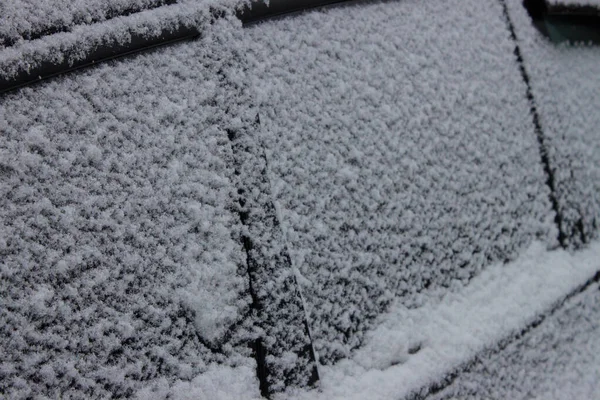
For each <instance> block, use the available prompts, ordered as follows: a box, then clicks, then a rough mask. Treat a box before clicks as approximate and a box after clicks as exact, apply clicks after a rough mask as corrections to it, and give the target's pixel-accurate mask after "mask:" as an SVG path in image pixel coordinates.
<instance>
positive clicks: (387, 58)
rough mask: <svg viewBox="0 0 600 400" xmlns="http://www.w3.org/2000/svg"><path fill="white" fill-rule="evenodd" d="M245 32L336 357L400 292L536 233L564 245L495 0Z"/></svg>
mask: <svg viewBox="0 0 600 400" xmlns="http://www.w3.org/2000/svg"><path fill="white" fill-rule="evenodd" d="M245 33H246V47H247V52H248V60H249V62H250V66H249V67H248V75H249V76H250V78H249V79H253V82H254V85H255V90H256V91H257V93H258V95H259V98H260V100H261V109H260V112H261V122H262V125H263V137H264V139H263V140H264V145H265V147H266V148H267V157H268V161H269V167H270V172H271V181H272V186H273V191H274V196H275V200H276V201H275V204H276V206H277V207H278V211H279V213H280V220H281V222H282V227H283V230H284V233H285V235H286V239H287V242H288V247H289V251H290V254H291V256H292V263H293V265H294V267H295V268H296V269H297V274H298V280H299V283H300V285H301V286H302V289H303V292H304V295H305V299H306V303H307V308H308V313H309V320H310V323H311V328H312V331H313V340H314V343H315V346H316V348H317V351H318V353H319V356H320V360H321V362H322V363H324V364H328V363H331V362H333V361H335V360H337V359H339V358H341V357H345V356H348V355H349V354H350V351H351V349H353V348H356V347H357V346H359V345H360V344H361V343H362V341H363V337H364V334H365V332H366V331H368V330H369V329H371V328H372V327H374V326H375V323H374V319H375V318H376V317H377V316H378V315H379V314H380V313H381V312H382V311H384V310H385V309H386V307H387V306H388V305H389V304H390V303H391V302H392V300H393V299H395V298H400V299H402V301H403V302H404V303H405V304H412V305H417V304H419V303H420V302H421V301H422V300H421V298H422V297H423V296H421V295H420V293H421V292H425V293H427V291H426V289H427V288H429V289H432V288H435V287H455V286H456V287H460V286H461V285H462V284H463V283H465V282H467V281H468V280H469V279H470V278H471V277H472V276H475V275H477V274H478V273H479V272H480V271H481V270H482V269H484V268H485V267H487V266H489V265H491V264H495V263H497V262H499V261H505V260H510V259H513V258H514V257H515V256H516V255H518V254H519V253H520V252H521V251H523V250H524V249H526V248H527V246H528V245H529V244H530V243H531V241H532V240H533V239H535V238H536V237H537V238H540V239H542V240H543V241H544V242H545V243H547V244H548V245H554V244H555V242H556V240H555V238H556V236H557V233H556V230H555V228H554V225H553V218H554V215H553V213H552V212H551V211H550V205H549V200H548V194H549V191H548V188H547V187H546V185H545V183H544V182H545V177H544V175H543V171H542V167H541V162H540V152H539V149H538V144H537V142H536V137H535V132H534V127H533V123H532V118H531V116H530V114H529V104H528V102H527V100H526V97H525V94H526V87H525V84H524V82H523V80H522V78H521V76H520V73H519V69H518V66H517V63H516V60H515V57H514V53H513V51H514V42H512V41H511V39H510V36H509V31H508V29H507V26H506V23H505V20H504V17H503V14H502V9H501V7H500V4H499V3H498V2H497V1H496V0H489V1H480V0H472V1H462V0H461V1H458V0H453V1H441V0H439V1H438V0H434V1H427V2H422V1H417V0H403V1H397V2H396V1H394V2H384V3H375V4H360V5H355V6H342V7H339V8H335V9H330V10H326V11H313V12H307V13H304V14H302V15H300V16H297V17H294V18H283V19H281V20H278V21H271V22H267V23H263V24H260V25H257V26H255V27H252V28H251V29H248V30H247V31H246V32H245ZM425 297H426V295H425Z"/></svg>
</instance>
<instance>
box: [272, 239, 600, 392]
mask: <svg viewBox="0 0 600 400" xmlns="http://www.w3.org/2000/svg"><path fill="white" fill-rule="evenodd" d="M599 260H600V243H599V242H595V243H594V244H592V245H590V247H589V248H587V249H585V250H582V251H580V252H578V253H574V254H572V253H569V252H566V251H563V250H557V251H546V250H545V249H544V246H543V245H542V244H540V243H534V244H532V246H531V247H530V248H529V249H528V250H527V251H526V252H525V253H524V254H523V255H522V256H521V257H519V258H518V259H517V260H516V261H514V262H511V263H509V264H506V265H495V266H493V267H491V268H488V269H486V270H485V271H483V272H482V273H481V275H479V276H478V277H477V278H475V279H473V280H472V282H471V283H470V284H469V286H468V287H466V288H465V289H464V290H463V291H461V292H459V293H448V294H447V295H446V296H444V297H443V298H442V299H440V300H438V301H435V302H431V303H427V304H425V305H423V306H422V307H419V308H417V309H408V308H406V307H405V306H403V305H402V304H396V305H395V306H394V307H393V308H392V310H391V311H390V312H389V313H388V314H387V315H385V316H384V317H383V318H382V319H383V323H382V324H381V326H380V327H378V328H377V329H375V330H374V331H372V332H370V333H369V334H368V339H367V343H366V345H365V346H364V347H363V348H361V349H360V350H358V351H356V352H355V353H354V355H353V357H352V359H349V360H344V361H341V362H339V363H337V364H336V365H333V366H325V367H321V369H320V372H321V378H322V381H321V388H322V389H321V390H320V391H316V390H315V391H293V392H289V393H286V394H285V395H284V396H281V398H287V399H305V400H308V399H311V400H316V399H329V400H331V399H345V400H351V399H357V400H358V399H366V398H368V399H371V400H377V399H382V400H383V399H386V400H387V399H392V398H402V397H403V396H406V395H409V394H411V393H413V392H415V391H419V390H420V389H421V388H424V387H427V386H428V385H430V384H431V383H432V382H434V381H435V380H436V379H440V378H443V376H444V375H445V374H447V373H449V372H451V371H452V370H453V369H454V368H456V367H458V366H459V365H461V364H462V363H464V362H467V361H469V360H470V359H472V358H473V357H474V356H475V355H477V354H478V353H480V352H481V351H483V350H485V349H486V348H489V347H491V346H493V345H494V344H496V343H498V342H499V341H500V340H502V339H503V338H506V337H508V336H510V335H512V334H515V333H517V332H518V331H519V330H520V329H522V328H523V327H524V326H526V325H527V324H528V323H530V322H532V321H533V320H534V319H535V318H536V317H537V316H539V315H540V314H542V313H544V312H545V311H547V310H549V309H550V308H551V307H552V306H553V305H554V304H555V302H557V301H559V300H560V299H562V298H564V297H565V296H566V295H568V294H569V293H571V292H572V291H574V290H575V289H576V288H578V287H579V286H580V285H582V284H583V283H584V282H585V281H586V280H588V279H589V278H590V277H592V276H593V275H594V273H595V272H596V271H598V270H600V261H599ZM416 345H420V347H421V349H420V350H419V351H417V352H416V353H415V354H412V355H409V354H408V351H407V349H408V348H409V347H413V346H416Z"/></svg>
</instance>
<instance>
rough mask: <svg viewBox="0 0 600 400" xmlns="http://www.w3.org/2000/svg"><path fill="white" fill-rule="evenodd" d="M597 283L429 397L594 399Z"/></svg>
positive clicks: (598, 376)
mask: <svg viewBox="0 0 600 400" xmlns="http://www.w3.org/2000/svg"><path fill="white" fill-rule="evenodd" d="M599 289H600V287H599V286H598V284H597V283H596V284H593V285H591V286H590V287H589V288H588V289H587V290H586V291H585V292H583V293H581V294H579V295H577V296H575V297H574V298H572V299H570V300H569V301H568V302H567V303H566V304H565V305H564V306H563V307H562V308H561V309H560V310H558V311H557V312H556V313H555V314H554V315H552V316H550V317H548V318H547V319H546V320H544V322H543V323H542V324H541V325H540V326H539V327H537V328H535V329H533V330H532V331H531V332H529V333H527V335H525V336H524V337H523V338H521V339H520V340H518V341H515V342H513V343H510V344H509V345H508V346H507V347H506V348H505V349H504V350H502V351H500V352H498V353H493V354H489V355H484V356H483V357H478V359H477V363H476V364H475V365H474V366H473V367H472V368H471V370H470V371H468V372H464V373H462V374H460V375H459V377H458V378H457V379H456V381H455V382H454V383H453V384H452V386H450V387H448V388H447V389H446V390H444V391H443V392H441V393H440V394H439V395H436V396H432V398H431V400H436V399H437V400H441V399H450V398H459V399H481V398H486V399H497V400H504V399H515V400H516V399H539V400H564V399H597V398H598V382H600V290H599Z"/></svg>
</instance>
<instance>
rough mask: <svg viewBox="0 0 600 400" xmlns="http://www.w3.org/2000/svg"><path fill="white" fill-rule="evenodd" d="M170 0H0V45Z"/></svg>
mask: <svg viewBox="0 0 600 400" xmlns="http://www.w3.org/2000/svg"><path fill="white" fill-rule="evenodd" d="M173 2H174V1H173V0H103V1H97V0H77V1H71V0H45V1H39V0H0V44H1V45H10V44H12V43H14V42H17V41H19V40H28V39H30V38H33V37H39V36H41V35H44V34H47V33H53V32H55V31H65V30H68V29H69V28H71V27H72V26H74V25H79V24H89V23H92V22H99V21H103V20H106V19H110V18H111V17H114V16H118V15H122V14H125V13H131V12H135V11H139V10H144V9H147V8H153V7H158V6H161V5H163V4H168V3H173Z"/></svg>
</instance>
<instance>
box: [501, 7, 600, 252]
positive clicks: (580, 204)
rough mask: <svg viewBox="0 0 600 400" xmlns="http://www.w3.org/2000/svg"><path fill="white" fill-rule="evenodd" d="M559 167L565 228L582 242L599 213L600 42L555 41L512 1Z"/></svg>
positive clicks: (592, 229) (552, 154)
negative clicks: (552, 41)
mask: <svg viewBox="0 0 600 400" xmlns="http://www.w3.org/2000/svg"><path fill="white" fill-rule="evenodd" d="M507 5H508V9H509V12H510V18H511V20H512V21H513V24H514V26H515V30H516V35H517V40H518V43H519V46H520V48H521V52H522V54H523V59H524V63H525V68H526V69H527V72H528V74H529V76H530V81H531V87H532V91H533V96H534V99H535V102H536V106H537V110H538V112H539V115H540V120H541V121H540V122H541V127H542V130H543V132H544V135H545V137H546V142H547V143H548V155H549V158H550V163H551V167H552V169H553V171H554V175H555V181H556V188H557V195H558V201H559V206H560V210H561V214H562V215H563V217H564V221H563V230H564V231H565V232H566V233H567V234H569V233H572V235H573V237H572V238H571V243H573V244H578V243H581V242H582V241H584V239H586V238H589V237H590V236H595V235H596V231H597V229H598V222H599V219H598V218H599V217H600V203H599V201H598V200H599V199H598V194H597V193H598V192H599V191H600V136H599V135H598V130H599V128H598V127H599V126H600V112H598V110H599V109H600V94H599V93H600V47H598V46H584V45H576V46H573V45H568V44H563V45H556V44H553V43H551V42H550V41H548V40H547V39H546V38H545V37H543V36H542V34H541V33H540V32H538V31H537V30H536V29H535V28H534V26H533V24H532V22H531V19H530V17H529V15H528V14H527V12H526V10H525V8H524V7H523V5H522V2H521V1H520V0H507Z"/></svg>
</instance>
